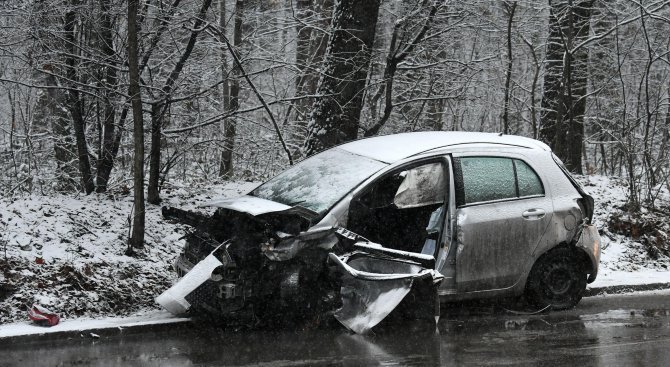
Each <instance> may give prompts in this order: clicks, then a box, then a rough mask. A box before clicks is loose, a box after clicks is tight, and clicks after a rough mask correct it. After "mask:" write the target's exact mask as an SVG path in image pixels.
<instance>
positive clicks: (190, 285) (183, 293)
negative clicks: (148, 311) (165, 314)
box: [156, 253, 223, 315]
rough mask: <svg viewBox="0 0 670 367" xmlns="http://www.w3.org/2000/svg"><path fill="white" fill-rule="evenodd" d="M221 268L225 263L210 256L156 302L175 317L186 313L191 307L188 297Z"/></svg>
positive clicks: (157, 298)
mask: <svg viewBox="0 0 670 367" xmlns="http://www.w3.org/2000/svg"><path fill="white" fill-rule="evenodd" d="M219 266H223V263H222V262H221V261H219V260H218V259H217V258H216V257H215V256H214V254H213V253H212V254H210V255H209V256H207V257H206V258H205V259H204V260H202V261H201V262H199V263H198V264H196V265H195V266H194V267H193V268H192V269H191V270H190V271H189V272H188V273H186V275H184V276H183V277H182V278H181V279H180V280H179V281H178V282H177V283H176V284H175V285H173V286H172V287H170V289H168V290H166V291H165V292H163V293H162V294H161V295H160V296H158V297H156V302H157V303H158V304H159V305H161V306H163V308H165V309H166V310H168V311H170V312H171V313H173V314H175V315H181V314H184V313H186V311H188V309H189V308H190V307H191V304H190V303H189V302H188V301H187V300H186V297H187V296H188V295H189V294H190V293H192V292H193V291H195V289H196V288H198V287H199V286H201V285H202V284H204V283H205V282H206V281H207V280H209V279H211V277H212V274H213V272H214V269H216V268H217V267H219Z"/></svg>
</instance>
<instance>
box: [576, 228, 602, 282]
mask: <svg viewBox="0 0 670 367" xmlns="http://www.w3.org/2000/svg"><path fill="white" fill-rule="evenodd" d="M576 246H577V248H579V249H581V250H583V251H584V252H585V253H586V254H587V255H588V257H589V260H590V262H591V272H590V274H589V278H588V282H589V283H593V281H594V280H596V276H597V275H598V266H599V265H600V234H599V233H598V229H597V228H596V227H595V226H594V225H593V224H587V225H584V227H583V229H582V233H581V234H580V235H579V239H578V240H577V245H576Z"/></svg>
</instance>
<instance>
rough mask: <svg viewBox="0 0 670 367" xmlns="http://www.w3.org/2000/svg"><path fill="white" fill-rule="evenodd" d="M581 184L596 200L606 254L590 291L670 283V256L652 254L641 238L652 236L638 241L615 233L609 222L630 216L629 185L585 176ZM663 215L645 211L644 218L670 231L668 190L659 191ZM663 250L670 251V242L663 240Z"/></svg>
mask: <svg viewBox="0 0 670 367" xmlns="http://www.w3.org/2000/svg"><path fill="white" fill-rule="evenodd" d="M577 180H578V181H579V182H580V183H581V184H582V185H583V186H584V189H585V190H586V191H587V192H588V193H590V194H591V195H592V196H593V197H594V199H595V214H594V218H593V219H594V223H595V225H596V226H597V227H598V230H599V232H600V235H601V238H602V253H601V258H600V270H599V273H598V278H597V279H596V280H595V282H593V283H592V284H589V287H598V288H600V287H608V286H614V285H639V284H652V283H670V257H668V256H667V254H663V253H660V254H656V256H654V254H650V251H649V250H648V248H647V247H648V246H645V245H644V244H643V243H641V242H640V241H639V240H640V238H639V237H644V236H645V235H647V236H648V235H650V234H647V233H640V234H639V236H638V238H631V237H630V236H626V235H624V234H618V233H615V232H614V231H613V230H612V229H611V228H610V226H609V224H608V222H609V221H610V220H611V218H612V217H613V216H626V215H627V214H626V213H625V212H624V211H623V209H622V208H623V207H624V204H625V203H626V198H627V187H626V186H625V181H624V180H621V179H618V178H610V177H606V176H595V175H594V176H582V177H577ZM656 206H657V208H659V209H660V210H661V212H650V211H649V210H646V209H644V208H643V210H642V216H643V217H645V218H646V219H649V218H650V217H652V218H653V219H655V220H656V221H658V222H660V223H661V226H663V227H664V228H659V230H662V231H663V233H666V234H667V233H668V230H670V195H669V194H668V191H667V189H666V188H662V189H661V190H660V191H659V195H658V199H657V202H656ZM659 237H661V238H660V241H662V244H661V245H662V246H664V247H665V248H666V249H668V248H670V243H668V239H667V237H666V238H662V235H661V236H659Z"/></svg>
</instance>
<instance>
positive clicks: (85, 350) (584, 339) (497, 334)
mask: <svg viewBox="0 0 670 367" xmlns="http://www.w3.org/2000/svg"><path fill="white" fill-rule="evenodd" d="M436 329H437V330H435V327H434V326H426V325H417V324H412V323H403V324H396V325H386V326H385V327H383V328H381V330H377V331H376V333H375V334H374V335H367V336H360V335H352V334H350V333H348V332H346V331H344V330H343V329H341V328H338V327H332V328H325V329H324V328H322V329H318V330H300V331H295V330H280V331H276V330H255V331H249V330H244V331H235V330H221V329H219V328H213V327H211V326H207V325H198V326H197V327H196V326H193V325H192V324H182V325H181V326H179V327H175V328H174V329H171V330H167V331H166V330H163V331H161V332H160V333H156V332H150V331H147V332H146V333H140V334H135V335H126V336H118V337H103V338H100V339H92V338H90V337H82V338H74V339H70V340H53V341H48V342H44V341H43V342H39V343H29V344H20V345H16V344H13V345H5V346H1V345H0V366H21V367H24V366H88V365H93V366H116V365H122V366H251V365H253V366H366V365H369V366H376V365H399V366H432V365H435V366H438V365H441V366H444V365H476V366H482V365H496V366H497V365H514V366H518V365H529V366H535V365H552V366H668V365H670V293H668V292H665V293H657V294H646V295H643V294H637V295H625V296H621V295H617V296H606V297H603V296H599V297H590V298H585V299H583V300H582V302H581V303H580V304H579V305H578V307H577V308H575V309H573V310H570V311H563V312H550V313H543V314H537V315H525V314H516V313H513V312H510V311H508V310H506V309H504V308H502V307H500V306H498V305H492V304H461V305H455V306H452V307H451V308H449V309H448V310H446V312H444V314H443V317H442V318H441V319H440V321H439V323H438V325H437V328H436Z"/></svg>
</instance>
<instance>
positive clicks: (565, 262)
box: [526, 247, 587, 310]
mask: <svg viewBox="0 0 670 367" xmlns="http://www.w3.org/2000/svg"><path fill="white" fill-rule="evenodd" d="M586 278H587V275H586V272H585V271H584V270H583V268H582V266H581V264H580V262H579V258H578V257H577V256H576V254H575V252H574V250H572V249H570V248H566V247H561V248H557V249H555V250H552V251H551V252H549V253H547V254H546V255H544V256H542V257H541V258H540V259H539V260H538V261H537V262H536V263H535V265H534V266H533V269H532V270H531V271H530V275H529V276H528V282H527V284H526V298H527V299H528V301H529V302H530V303H531V304H533V305H534V306H536V307H539V308H547V307H550V308H551V309H552V310H566V309H570V308H573V307H575V306H576V305H577V303H579V301H580V300H581V299H582V296H583V295H584V291H585V290H586Z"/></svg>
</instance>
